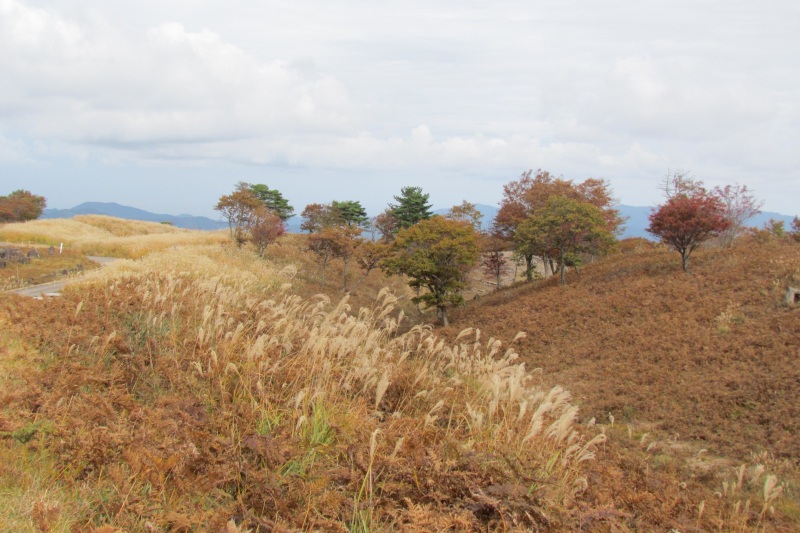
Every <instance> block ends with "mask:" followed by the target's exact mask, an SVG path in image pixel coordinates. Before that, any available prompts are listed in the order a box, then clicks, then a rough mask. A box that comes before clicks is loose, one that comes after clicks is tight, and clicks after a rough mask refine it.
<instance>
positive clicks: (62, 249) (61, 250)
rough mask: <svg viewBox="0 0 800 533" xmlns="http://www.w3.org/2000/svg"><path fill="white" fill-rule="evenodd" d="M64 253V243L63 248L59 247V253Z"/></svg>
mask: <svg viewBox="0 0 800 533" xmlns="http://www.w3.org/2000/svg"><path fill="white" fill-rule="evenodd" d="M63 251H64V243H63V242H62V243H61V246H59V247H58V253H62V252H63Z"/></svg>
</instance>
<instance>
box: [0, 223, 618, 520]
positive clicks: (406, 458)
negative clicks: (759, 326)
mask: <svg viewBox="0 0 800 533" xmlns="http://www.w3.org/2000/svg"><path fill="white" fill-rule="evenodd" d="M189 241H191V238H190V239H189ZM297 244H298V243H295V242H293V241H292V239H291V238H290V239H288V240H285V241H283V242H282V243H281V244H280V245H279V246H277V247H275V248H274V249H271V253H272V254H273V259H270V260H267V261H265V260H262V259H258V258H257V257H255V255H254V254H252V253H250V252H248V251H246V250H238V249H236V248H232V247H227V246H226V247H221V246H219V245H208V244H202V245H190V244H187V243H183V244H180V245H178V244H176V245H175V248H169V249H162V248H161V247H159V246H156V247H155V249H156V250H157V251H154V252H152V253H148V254H146V255H144V256H143V257H142V258H141V259H139V260H136V261H132V260H123V261H118V262H116V263H114V264H113V265H112V266H111V267H110V268H108V269H106V268H105V267H104V269H103V270H102V271H100V273H97V274H94V275H92V276H87V277H86V279H85V283H83V284H81V285H77V286H74V287H73V288H72V289H70V290H67V291H66V292H65V293H64V295H63V296H62V297H61V298H55V299H45V300H33V299H24V298H22V297H17V296H15V295H3V296H1V297H0V367H1V368H0V379H1V380H2V384H0V385H1V386H0V390H2V394H0V406H1V407H2V411H0V465H2V468H0V498H2V500H3V505H2V506H0V509H1V510H0V525H2V529H4V530H13V531H35V530H45V531H51V530H52V531H68V530H78V531H117V530H128V531H147V530H151V531H206V530H210V531H220V530H227V531H248V530H249V531H255V530H258V531H275V530H278V531H281V530H294V529H304V530H330V531H342V530H344V531H384V530H391V529H394V530H418V531H438V530H448V529H454V530H487V529H488V530H500V529H524V530H529V529H539V528H572V527H573V526H574V525H575V524H577V523H578V522H579V521H580V516H581V515H580V512H579V510H578V509H577V508H576V507H575V504H574V502H575V499H576V497H578V496H579V495H580V494H581V493H582V492H583V491H585V488H586V484H587V481H586V479H585V476H584V471H585V465H587V464H588V463H589V462H590V460H591V459H592V457H593V456H594V454H595V453H596V451H597V446H598V445H599V444H601V443H602V442H603V441H604V439H605V437H604V436H603V435H602V431H601V428H599V427H581V426H578V425H577V424H576V423H575V416H576V410H575V408H574V406H573V405H572V403H571V401H570V397H569V394H568V393H567V392H566V391H564V390H563V389H561V388H558V387H554V388H551V389H547V390H543V389H540V388H539V387H537V386H536V385H535V384H534V383H533V381H532V380H531V378H530V377H529V376H528V375H527V374H526V372H525V369H524V366H523V365H520V364H519V363H518V362H517V361H516V359H517V355H516V353H515V352H514V351H513V350H509V349H505V348H503V347H501V345H500V343H499V342H496V341H494V340H489V339H479V338H477V336H476V335H475V334H474V332H471V331H469V330H468V331H466V332H464V334H463V335H462V337H461V338H460V339H459V340H458V341H455V342H451V343H447V342H444V341H443V340H441V339H439V338H438V337H437V336H436V335H435V334H434V332H432V331H431V330H430V329H429V328H427V327H425V326H413V327H410V328H407V329H408V331H407V332H406V333H403V334H399V333H398V330H399V329H400V325H401V324H402V322H403V318H402V311H400V312H398V306H399V304H400V302H399V301H398V299H397V297H396V296H394V295H392V294H391V293H390V292H388V291H380V292H379V293H377V294H373V295H372V298H371V299H372V304H371V306H370V307H369V308H367V307H361V308H358V307H353V306H351V300H349V299H348V298H343V299H338V300H331V298H330V297H328V296H326V295H324V294H322V295H318V296H313V297H306V296H304V295H303V294H301V293H303V292H304V291H306V290H308V288H309V287H310V284H311V282H310V280H309V281H303V280H301V279H299V278H300V271H301V270H302V268H301V267H302V266H303V264H304V263H303V261H304V259H303V252H302V248H301V247H299V246H297ZM87 245H91V243H89V244H87ZM137 246H138V245H137ZM137 249H139V248H137ZM277 254H280V256H278V255H277ZM131 255H137V254H131ZM292 258H293V259H294V260H297V261H298V263H300V265H301V267H297V266H296V265H294V264H293V263H290V260H291V259H292ZM309 277H310V273H309ZM309 279H310V278H309ZM364 287H367V285H366V284H365V285H364ZM367 290H368V289H364V295H362V296H361V297H362V298H365V297H366V292H367Z"/></svg>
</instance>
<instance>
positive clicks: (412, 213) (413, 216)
mask: <svg viewBox="0 0 800 533" xmlns="http://www.w3.org/2000/svg"><path fill="white" fill-rule="evenodd" d="M428 197H429V195H428V194H424V193H423V192H422V188H421V187H403V188H402V189H401V190H400V196H395V197H394V199H395V200H396V201H397V205H392V204H389V208H390V209H391V212H392V215H393V216H394V217H395V218H396V219H397V220H398V222H399V226H400V229H405V228H410V227H411V226H413V225H414V224H416V223H417V222H419V221H421V220H427V219H429V218H431V217H432V216H433V211H431V204H429V203H428Z"/></svg>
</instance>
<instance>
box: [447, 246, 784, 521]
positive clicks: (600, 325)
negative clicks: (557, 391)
mask: <svg viewBox="0 0 800 533" xmlns="http://www.w3.org/2000/svg"><path fill="white" fill-rule="evenodd" d="M798 282H800V246H798V244H797V243H794V242H787V241H770V242H766V243H758V242H754V241H752V240H750V241H747V240H743V241H742V242H739V243H738V244H737V247H736V248H735V249H734V250H732V251H723V250H719V249H712V250H706V251H700V252H698V253H696V256H693V257H692V263H691V273H689V274H685V273H683V272H681V270H680V265H679V261H678V257H677V254H675V253H670V252H668V251H667V250H665V249H660V248H657V247H656V248H651V249H648V248H643V249H641V250H639V251H631V252H629V253H624V254H618V255H616V256H613V257H609V258H607V259H606V260H604V261H602V262H601V263H600V264H597V265H592V266H590V267H587V268H585V269H584V270H582V271H581V273H580V274H575V273H571V275H570V277H569V280H568V283H569V284H568V286H566V287H561V286H560V285H558V284H557V283H556V280H554V279H551V280H548V281H545V282H539V283H538V284H535V285H534V286H517V287H514V288H510V289H508V290H506V291H500V292H497V293H495V294H493V295H492V296H488V297H484V298H483V299H482V300H481V301H480V305H474V304H473V305H471V306H469V307H468V308H466V309H462V310H460V311H459V312H457V313H454V314H453V315H454V322H455V327H456V328H458V327H463V326H465V325H467V324H481V325H482V329H483V330H484V332H485V333H486V334H488V335H495V336H498V337H501V338H503V337H507V336H509V335H513V334H514V333H516V332H517V331H525V332H526V333H527V337H526V338H525V339H523V340H522V341H520V344H519V351H520V354H521V357H522V359H523V360H524V361H525V362H526V363H528V364H529V365H530V366H531V367H538V368H542V369H543V370H544V376H545V378H544V379H545V382H547V383H549V382H551V381H552V382H557V383H560V384H563V385H564V386H565V387H567V388H569V389H570V390H572V391H573V393H574V394H575V398H576V401H577V403H578V404H579V405H580V408H581V416H582V417H583V419H589V418H592V417H596V419H597V420H602V421H610V420H611V419H613V420H615V421H616V424H618V425H622V424H625V425H630V426H631V427H632V428H633V434H632V436H633V437H634V438H640V437H641V436H643V435H645V433H649V434H648V435H645V436H644V439H645V441H647V442H652V441H654V440H656V439H658V440H659V441H660V443H659V444H658V446H660V447H661V448H662V451H665V452H666V450H664V449H665V448H671V450H672V451H671V452H669V453H665V454H664V455H663V456H662V458H661V459H662V460H664V461H671V460H672V457H671V454H672V455H676V454H677V455H680V454H679V453H678V452H677V449H678V448H680V447H681V446H687V448H686V450H685V451H686V453H684V454H683V455H685V456H686V457H684V458H683V459H684V460H686V461H689V462H691V461H692V460H693V459H692V453H695V454H696V453H697V452H699V451H700V450H705V451H703V452H701V456H705V454H706V453H707V454H708V456H721V457H724V458H727V460H722V461H721V462H720V463H719V465H718V466H724V465H728V466H730V465H738V464H739V463H740V462H744V461H750V460H752V459H753V457H755V458H757V459H760V460H762V462H763V459H765V458H768V459H769V460H771V461H772V462H773V463H774V464H775V465H781V468H782V469H783V470H784V471H785V472H786V473H787V475H789V476H790V477H791V476H795V475H796V474H797V470H798V467H799V466H800V462H799V461H800V439H798V434H800V363H799V361H800V309H798V308H796V307H795V308H791V307H788V306H787V305H785V304H784V301H783V297H784V293H785V289H786V286H787V285H791V284H794V285H797V284H798ZM690 451H692V453H690ZM673 452H674V453H673ZM651 455H655V454H651ZM651 459H652V457H651ZM695 462H697V461H695ZM710 464H711V461H707V462H706V467H709V465H710ZM650 466H652V464H651V465H650ZM695 466H696V465H695ZM706 467H703V468H699V469H694V470H691V473H692V475H694V476H699V477H702V476H703V475H706V474H708V479H707V480H706V481H708V482H709V483H710V484H714V483H718V482H719V481H720V480H719V479H718V477H715V475H719V474H720V473H721V472H723V471H724V470H721V469H716V471H714V472H713V474H714V475H711V474H712V473H710V472H708V471H707V470H708V469H709V468H706ZM673 470H674V468H673ZM683 473H684V472H682V473H680V475H683ZM676 475H678V474H676ZM796 480H797V478H796V477H795V481H796ZM786 488H787V492H792V497H793V498H794V502H793V503H789V504H788V511H789V512H790V513H795V519H796V520H800V515H798V514H796V513H797V511H798V506H797V502H798V501H800V494H799V493H798V489H797V486H796V485H793V486H787V487H786ZM796 524H800V522H797V523H796Z"/></svg>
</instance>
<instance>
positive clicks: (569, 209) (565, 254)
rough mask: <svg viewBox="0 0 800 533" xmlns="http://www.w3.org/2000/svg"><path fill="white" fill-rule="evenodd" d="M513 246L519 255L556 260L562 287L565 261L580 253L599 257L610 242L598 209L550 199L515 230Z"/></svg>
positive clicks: (606, 227) (606, 226)
mask: <svg viewBox="0 0 800 533" xmlns="http://www.w3.org/2000/svg"><path fill="white" fill-rule="evenodd" d="M514 237H515V242H516V243H517V246H518V250H521V251H522V253H530V254H534V255H539V256H553V255H555V256H556V257H557V258H558V264H559V270H560V272H561V284H562V285H564V284H566V268H565V267H566V264H567V260H568V259H570V258H572V257H574V256H576V255H577V254H580V253H599V252H602V251H604V250H605V249H606V248H607V247H609V246H610V244H611V243H612V242H613V241H614V235H613V234H612V233H611V232H610V231H609V230H608V224H607V221H606V219H605V217H604V216H603V212H602V211H601V210H600V208H599V207H597V206H594V205H592V204H590V203H587V202H581V201H579V200H575V199H572V198H565V197H563V196H551V197H550V198H549V199H548V200H547V203H546V204H545V205H543V206H542V207H539V208H537V209H535V210H534V211H533V213H531V215H530V216H529V217H528V218H527V219H526V220H525V221H524V222H522V223H521V224H520V225H519V227H518V228H517V232H516V234H515V236H514Z"/></svg>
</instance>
